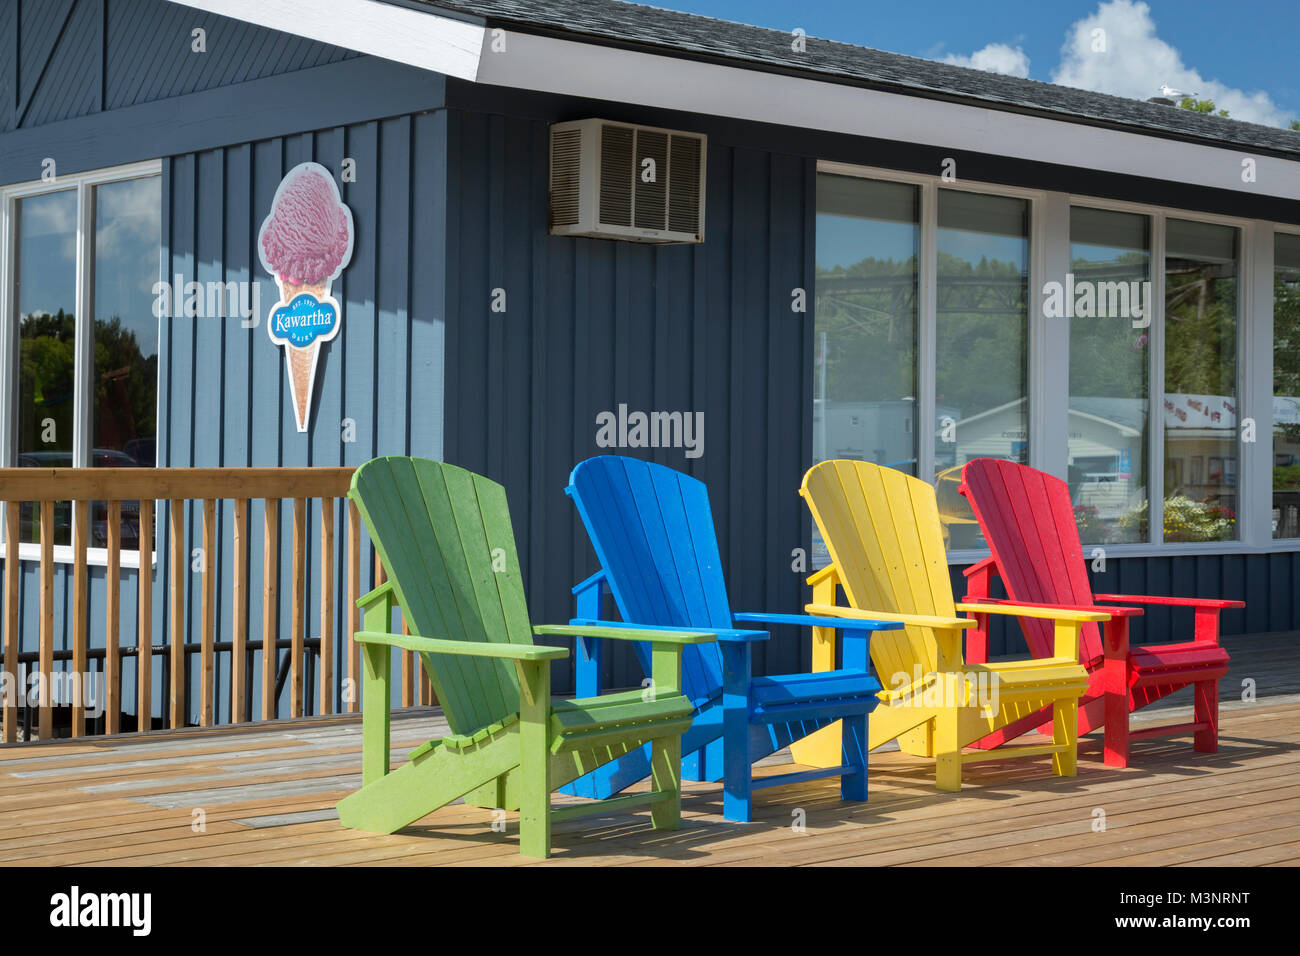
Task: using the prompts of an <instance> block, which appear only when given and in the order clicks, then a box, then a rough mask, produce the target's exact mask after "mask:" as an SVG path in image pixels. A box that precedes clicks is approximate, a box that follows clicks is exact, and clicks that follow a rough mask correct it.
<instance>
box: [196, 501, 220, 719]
mask: <svg viewBox="0 0 1300 956" xmlns="http://www.w3.org/2000/svg"><path fill="white" fill-rule="evenodd" d="M216 546H217V503H216V501H215V500H213V499H212V498H204V499H203V545H202V548H203V550H202V552H201V554H202V558H203V572H202V573H203V577H202V578H201V579H200V580H201V581H202V585H203V592H202V596H201V598H200V601H201V602H202V603H201V604H200V620H201V628H202V630H201V631H200V634H201V637H200V640H201V641H202V644H201V646H200V648H199V726H200V727H211V726H212V720H213V712H214V710H215V708H214V706H213V701H212V698H213V695H214V693H215V690H216V689H215V688H214V687H213V680H214V675H215V673H216V668H215V659H214V654H213V650H212V644H213V642H214V640H215V639H216V638H215V632H216V614H217V574H216V561H215V560H214V559H213V555H214V553H215V551H216Z"/></svg>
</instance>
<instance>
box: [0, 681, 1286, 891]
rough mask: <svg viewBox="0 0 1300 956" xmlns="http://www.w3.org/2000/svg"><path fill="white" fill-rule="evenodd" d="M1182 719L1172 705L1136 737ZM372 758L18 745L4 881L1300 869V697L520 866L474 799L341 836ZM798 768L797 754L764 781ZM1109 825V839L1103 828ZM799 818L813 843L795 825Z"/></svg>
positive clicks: (777, 805) (778, 793) (331, 732)
mask: <svg viewBox="0 0 1300 956" xmlns="http://www.w3.org/2000/svg"><path fill="white" fill-rule="evenodd" d="M1279 689H1281V688H1279ZM1285 689H1286V690H1287V691H1289V690H1290V687H1289V685H1288V686H1287V687H1286V688H1285ZM1237 693H1238V695H1239V693H1240V692H1239V690H1238V692H1237ZM1180 714H1181V712H1180V711H1179V709H1178V708H1177V707H1176V705H1175V706H1170V707H1165V708H1160V709H1159V710H1153V711H1151V712H1144V713H1142V714H1140V715H1139V717H1140V720H1139V723H1141V722H1144V721H1148V720H1152V719H1154V720H1157V721H1159V722H1162V723H1163V722H1170V721H1177V720H1178V719H1181V717H1180ZM445 726H446V725H445V722H443V721H442V719H441V715H440V714H439V713H438V711H437V709H436V708H417V709H412V710H409V711H402V712H398V713H396V714H395V715H394V720H393V745H394V761H395V763H396V762H400V761H401V760H402V759H404V757H405V754H406V752H407V751H408V750H409V748H411V747H413V746H415V745H416V744H418V743H420V742H422V741H423V740H425V739H427V738H428V737H430V736H436V735H439V734H441V733H445ZM360 742H361V737H360V721H359V717H357V716H340V717H329V718H309V719H305V720H298V721H277V722H274V723H268V724H259V725H242V726H240V727H238V728H231V727H217V728H211V729H208V730H203V731H194V730H186V731H178V732H169V731H159V732H153V733H149V734H138V735H126V736H122V737H116V738H106V739H104V740H101V741H86V740H78V741H62V742H60V741H54V742H51V743H48V744H41V743H33V744H23V745H15V746H12V747H0V865H66V866H93V865H105V864H111V865H122V866H136V865H140V866H145V865H195V864H197V865H217V866H227V865H231V866H233V865H240V866H248V865H286V864H287V865H348V866H376V865H377V866H394V865H409V866H450V865H461V866H465V865H471V866H473V865H492V866H503V865H504V866H545V865H552V864H555V863H564V864H571V865H628V866H655V865H664V864H673V865H679V866H680V865H689V866H696V865H705V866H708V865H713V866H745V865H754V864H765V865H784V866H857V865H864V866H916V865H936V864H938V865H988V864H993V865H1027V866H1045V865H1062V864H1064V865H1070V866H1148V865H1151V866H1182V865H1191V864H1207V865H1224V866H1229V865H1232V866H1241V865H1252V864H1253V865H1284V866H1287V865H1290V866H1294V865H1297V863H1300V791H1298V790H1297V787H1300V759H1298V756H1297V754H1298V752H1300V700H1297V699H1294V698H1292V697H1290V696H1273V697H1267V698H1265V699H1264V700H1261V701H1259V702H1255V703H1243V702H1241V701H1239V700H1234V699H1232V698H1228V699H1227V700H1226V701H1225V704H1224V707H1223V713H1222V732H1221V738H1220V749H1219V752H1218V753H1217V754H1196V753H1194V752H1193V751H1192V750H1191V747H1190V739H1189V738H1186V737H1184V738H1171V739H1167V740H1166V739H1157V740H1150V741H1145V742H1142V743H1139V744H1137V745H1135V746H1134V751H1133V760H1132V764H1131V766H1130V767H1128V768H1126V769H1123V770H1119V769H1115V768H1109V767H1105V766H1104V765H1103V764H1102V762H1101V741H1100V739H1099V737H1097V736H1096V735H1092V736H1089V737H1085V738H1083V739H1082V741H1081V744H1080V760H1079V775H1078V776H1077V777H1075V778H1073V779H1060V778H1055V777H1052V776H1051V774H1050V772H1049V770H1048V764H1047V761H1045V760H1043V759H1034V758H1019V759H1015V760H1009V761H1003V762H1000V763H976V764H972V765H970V766H969V767H968V768H967V770H966V780H967V783H966V786H965V788H964V789H963V791H962V793H960V794H946V793H940V792H938V791H937V790H935V789H934V783H933V780H934V778H933V769H932V765H931V764H930V763H929V762H928V761H925V760H923V759H920V758H915V757H911V756H908V755H906V754H902V753H900V752H898V751H897V750H892V751H889V752H877V753H875V754H873V755H872V759H871V800H870V802H869V803H866V804H845V803H842V802H841V801H840V800H839V786H838V783H837V782H836V781H835V780H833V779H831V780H818V781H812V782H808V783H804V784H797V785H795V786H792V787H786V788H779V789H775V790H765V791H762V792H761V793H760V794H759V795H758V797H757V799H756V801H755V803H756V806H755V822H754V823H752V824H748V825H745V824H733V823H728V822H727V821H725V820H723V819H722V816H721V788H720V787H719V786H718V785H716V784H697V783H687V785H686V790H687V792H686V795H685V798H684V800H683V814H682V817H683V825H682V829H681V830H679V831H676V832H671V833H665V832H657V831H653V830H651V829H650V828H649V826H648V822H647V815H646V814H644V813H638V814H627V813H624V814H617V815H611V816H608V817H588V818H585V819H581V820H574V821H568V822H565V823H561V824H558V825H557V826H556V827H555V832H554V838H553V842H554V857H553V859H552V860H550V861H536V860H529V859H524V858H522V857H520V856H519V854H518V829H517V825H516V818H515V815H514V814H510V815H509V821H510V823H509V827H508V831H507V832H506V833H505V834H500V833H493V832H492V830H491V826H490V824H491V813H490V812H489V811H486V810H482V809H480V808H476V807H468V806H465V805H464V804H453V805H451V806H448V807H445V808H443V809H442V810H440V811H438V812H437V813H436V814H432V815H431V816H429V817H426V818H425V819H424V820H422V821H420V822H419V823H417V824H416V825H414V826H412V827H408V828H407V829H406V830H404V831H402V832H401V833H398V834H393V835H380V834H371V833H362V832H358V831H352V830H346V829H344V828H342V827H341V826H340V825H339V823H338V820H337V816H336V814H335V813H334V809H333V808H334V804H335V803H336V802H337V801H338V800H339V799H340V798H341V797H343V796H344V795H346V794H347V793H349V792H351V791H352V790H353V789H355V787H356V786H357V785H358V784H359V780H360ZM787 769H788V757H778V758H776V759H775V760H772V761H769V762H765V764H764V765H763V766H760V767H759V768H758V769H757V771H756V772H757V773H758V774H759V775H766V774H770V773H779V772H783V771H785V770H787ZM556 799H557V802H563V801H566V800H567V799H568V798H561V797H557V798H556ZM198 809H201V810H202V811H203V822H204V827H203V829H202V830H201V832H195V830H194V829H193V827H192V824H193V823H194V820H195V818H196V816H197V814H196V813H195V811H196V810H198ZM1098 809H1100V810H1103V811H1104V812H1105V818H1106V829H1105V831H1104V832H1096V831H1094V829H1093V821H1094V819H1095V816H1094V811H1096V810H1098ZM796 813H802V814H803V816H804V817H805V818H806V830H805V832H796V830H795V828H794V827H792V826H791V823H792V820H793V818H794V815H795V814H796Z"/></svg>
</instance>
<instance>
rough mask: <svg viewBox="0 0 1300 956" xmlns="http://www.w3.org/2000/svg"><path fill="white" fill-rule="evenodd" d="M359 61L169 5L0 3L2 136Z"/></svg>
mask: <svg viewBox="0 0 1300 956" xmlns="http://www.w3.org/2000/svg"><path fill="white" fill-rule="evenodd" d="M196 29H201V30H203V31H204V34H205V35H204V43H205V47H206V49H205V50H204V51H203V52H199V51H196V50H195V49H194V42H195V41H194V35H193V31H194V30H196ZM359 55H360V54H357V53H355V52H353V51H350V50H344V49H342V48H340V47H335V46H330V45H328V44H324V43H317V42H316V41H314V40H309V39H306V38H305V37H298V36H294V35H292V34H287V33H280V32H277V31H275V30H269V29H267V28H265V27H259V26H255V25H253V24H251V23H244V22H241V21H239V20H232V19H228V18H226V17H221V16H217V15H216V14H212V13H206V12H204V11H202V10H197V9H194V8H192V7H186V6H182V5H179V4H174V3H167V2H165V0H22V2H19V0H6V2H5V3H3V4H0V104H3V108H2V109H0V131H3V130H9V129H14V128H18V127H21V128H30V127H36V126H42V125H44V124H47V123H54V122H57V121H59V120H66V119H71V118H73V117H78V116H86V115H89V114H91V113H95V112H98V111H100V110H103V109H109V110H112V109H120V108H122V107H127V106H135V105H138V104H140V103H149V102H154V101H157V100H163V99H168V98H170V97H174V96H183V95H185V94H187V93H196V92H200V91H203V90H210V89H215V88H217V87H222V86H229V85H232V84H235V83H243V82H245V81H248V80H256V79H261V78H262V77H267V76H276V75H279V74H282V73H290V72H293V71H295V70H305V69H310V68H312V67H316V66H324V65H326V64H329V63H336V62H339V61H340V60H346V59H351V58H353V57H356V56H359ZM15 73H17V85H16V90H17V94H16V99H17V109H16V110H15V109H14V101H15V92H14V91H15V85H14V75H15ZM56 159H57V157H56Z"/></svg>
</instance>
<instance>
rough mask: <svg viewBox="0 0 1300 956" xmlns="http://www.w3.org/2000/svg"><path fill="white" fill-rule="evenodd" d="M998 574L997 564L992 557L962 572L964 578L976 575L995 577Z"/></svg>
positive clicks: (977, 562)
mask: <svg viewBox="0 0 1300 956" xmlns="http://www.w3.org/2000/svg"><path fill="white" fill-rule="evenodd" d="M997 573H998V562H997V561H996V560H995V559H994V558H993V557H992V556H990V557H987V558H984V559H983V560H982V561H976V562H975V563H974V564H972V565H971V566H970V567H969V568H967V569H966V570H965V571H963V572H962V575H963V576H964V577H968V578H970V577H974V576H975V575H977V574H989V575H993V576H996V575H997Z"/></svg>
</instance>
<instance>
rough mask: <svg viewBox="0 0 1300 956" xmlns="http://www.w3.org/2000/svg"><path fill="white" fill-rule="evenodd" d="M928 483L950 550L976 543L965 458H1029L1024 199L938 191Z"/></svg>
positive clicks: (1026, 207) (1026, 206)
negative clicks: (961, 490)
mask: <svg viewBox="0 0 1300 956" xmlns="http://www.w3.org/2000/svg"><path fill="white" fill-rule="evenodd" d="M936 272H937V283H938V287H937V296H936V309H935V319H936V331H935V348H936V359H935V414H936V418H937V420H938V428H937V430H936V434H935V438H934V441H935V445H934V467H935V486H936V490H937V491H938V496H939V511H940V514H941V515H942V517H943V520H944V525H945V527H946V529H947V532H948V546H949V547H950V548H974V547H978V546H979V545H980V543H981V539H980V537H979V524H978V523H977V522H976V520H975V515H974V513H973V512H972V511H971V509H970V504H969V503H968V502H967V501H966V499H965V498H963V497H962V496H961V495H960V494H958V493H957V491H956V489H957V486H958V485H959V484H960V481H961V466H962V465H964V464H965V463H966V462H968V461H970V460H971V459H972V458H1006V459H1010V460H1011V461H1018V462H1022V463H1026V464H1027V463H1028V461H1029V409H1028V404H1029V403H1028V377H1027V373H1028V345H1029V202H1028V201H1027V200H1024V199H1014V198H1008V197H1005V196H986V195H982V194H980V193H969V192H957V191H955V190H951V189H941V190H939V230H938V269H937V270H936Z"/></svg>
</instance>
